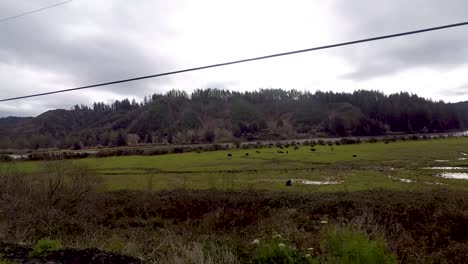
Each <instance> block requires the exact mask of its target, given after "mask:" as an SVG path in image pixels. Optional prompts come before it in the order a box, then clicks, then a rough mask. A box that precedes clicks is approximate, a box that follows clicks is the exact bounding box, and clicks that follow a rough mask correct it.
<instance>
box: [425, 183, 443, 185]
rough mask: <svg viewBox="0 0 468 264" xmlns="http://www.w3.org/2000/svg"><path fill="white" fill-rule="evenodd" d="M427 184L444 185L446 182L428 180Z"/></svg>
mask: <svg viewBox="0 0 468 264" xmlns="http://www.w3.org/2000/svg"><path fill="white" fill-rule="evenodd" d="M426 184H430V185H444V184H443V183H441V182H426Z"/></svg>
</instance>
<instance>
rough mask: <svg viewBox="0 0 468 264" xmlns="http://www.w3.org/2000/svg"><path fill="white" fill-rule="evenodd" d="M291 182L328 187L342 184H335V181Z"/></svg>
mask: <svg viewBox="0 0 468 264" xmlns="http://www.w3.org/2000/svg"><path fill="white" fill-rule="evenodd" d="M291 181H292V182H293V183H299V184H306V185H330V184H340V183H343V182H337V181H310V180H299V179H293V180H291Z"/></svg>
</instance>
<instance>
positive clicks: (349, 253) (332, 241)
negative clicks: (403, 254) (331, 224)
mask: <svg viewBox="0 0 468 264" xmlns="http://www.w3.org/2000/svg"><path fill="white" fill-rule="evenodd" d="M322 247H323V249H322V250H323V252H324V255H323V256H322V257H321V258H323V261H325V262H326V263H397V260H396V256H395V255H393V254H389V253H387V251H386V244H385V241H384V240H383V239H382V238H376V239H373V240H371V239H370V238H369V235H367V234H366V233H364V232H363V231H360V230H356V229H352V228H349V227H344V228H330V229H327V230H326V231H325V232H324V234H323V241H322Z"/></svg>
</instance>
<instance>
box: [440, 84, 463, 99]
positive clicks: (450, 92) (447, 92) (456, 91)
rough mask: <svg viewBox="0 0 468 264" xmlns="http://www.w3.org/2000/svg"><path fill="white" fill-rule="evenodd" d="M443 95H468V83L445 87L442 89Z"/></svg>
mask: <svg viewBox="0 0 468 264" xmlns="http://www.w3.org/2000/svg"><path fill="white" fill-rule="evenodd" d="M440 94H441V95H448V96H466V95H468V83H467V84H465V85H462V86H459V87H456V88H452V89H445V90H443V91H441V93H440Z"/></svg>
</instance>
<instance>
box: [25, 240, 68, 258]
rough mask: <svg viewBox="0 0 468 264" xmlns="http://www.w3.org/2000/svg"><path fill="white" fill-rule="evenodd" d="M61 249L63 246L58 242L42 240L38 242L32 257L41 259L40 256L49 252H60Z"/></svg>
mask: <svg viewBox="0 0 468 264" xmlns="http://www.w3.org/2000/svg"><path fill="white" fill-rule="evenodd" d="M61 248H62V245H61V244H60V242H59V241H57V240H48V239H42V240H39V241H37V243H36V245H35V246H34V250H33V252H32V253H31V255H33V256H34V257H39V256H42V255H44V254H45V253H47V252H50V251H54V250H59V249H61Z"/></svg>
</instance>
